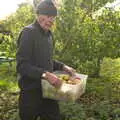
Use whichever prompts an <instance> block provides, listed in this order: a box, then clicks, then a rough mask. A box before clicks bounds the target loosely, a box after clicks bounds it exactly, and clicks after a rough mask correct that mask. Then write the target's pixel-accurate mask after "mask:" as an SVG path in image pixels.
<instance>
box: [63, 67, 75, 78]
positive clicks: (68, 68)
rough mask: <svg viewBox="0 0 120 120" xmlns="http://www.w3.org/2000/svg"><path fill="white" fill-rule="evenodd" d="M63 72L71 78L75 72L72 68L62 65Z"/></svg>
mask: <svg viewBox="0 0 120 120" xmlns="http://www.w3.org/2000/svg"><path fill="white" fill-rule="evenodd" d="M63 70H64V71H65V72H67V73H69V74H70V75H71V76H74V75H75V72H76V70H75V69H73V68H72V67H69V66H67V65H64V67H63Z"/></svg>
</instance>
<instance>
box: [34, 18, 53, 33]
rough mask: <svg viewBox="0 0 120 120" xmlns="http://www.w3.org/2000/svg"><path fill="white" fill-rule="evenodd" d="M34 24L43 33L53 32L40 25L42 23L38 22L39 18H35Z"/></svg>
mask: <svg viewBox="0 0 120 120" xmlns="http://www.w3.org/2000/svg"><path fill="white" fill-rule="evenodd" d="M34 25H35V26H36V27H37V28H38V29H39V30H40V32H42V33H45V34H46V33H51V32H50V30H49V31H48V32H46V31H45V30H44V29H43V28H42V27H41V26H40V24H39V23H38V21H37V20H35V22H34Z"/></svg>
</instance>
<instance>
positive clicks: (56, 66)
mask: <svg viewBox="0 0 120 120" xmlns="http://www.w3.org/2000/svg"><path fill="white" fill-rule="evenodd" d="M63 66H64V64H63V63H62V62H59V61H56V60H53V70H54V71H55V70H63Z"/></svg>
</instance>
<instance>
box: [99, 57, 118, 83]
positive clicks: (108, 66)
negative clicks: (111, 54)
mask: <svg viewBox="0 0 120 120" xmlns="http://www.w3.org/2000/svg"><path fill="white" fill-rule="evenodd" d="M100 75H101V76H102V77H104V78H108V79H110V80H113V81H119V82H120V58H117V59H111V58H104V59H103V61H102V63H101V70H100Z"/></svg>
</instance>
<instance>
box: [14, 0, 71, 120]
mask: <svg viewBox="0 0 120 120" xmlns="http://www.w3.org/2000/svg"><path fill="white" fill-rule="evenodd" d="M36 13H37V19H36V21H35V22H34V23H33V24H31V25H28V26H26V27H24V29H23V30H22V31H21V33H20V35H19V38H18V50H17V55H16V58H17V72H18V74H19V82H18V85H19V88H20V97H19V115H20V118H21V120H36V119H37V117H38V116H40V118H41V119H42V120H60V111H59V105H58V102H57V101H55V100H51V99H46V98H43V96H42V88H41V80H42V78H44V79H46V80H47V81H48V82H49V83H50V84H52V85H53V86H55V87H59V86H60V84H61V82H60V80H59V78H58V77H57V76H56V75H55V74H53V71H54V70H64V71H67V72H69V73H72V72H73V69H72V68H71V67H69V66H67V65H64V64H63V63H61V62H58V61H55V60H53V59H52V33H51V31H50V28H51V26H52V25H53V22H54V20H55V16H56V15H57V9H56V7H55V5H54V4H53V2H52V1H51V0H43V1H41V2H40V4H39V5H38V6H37V9H36Z"/></svg>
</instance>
